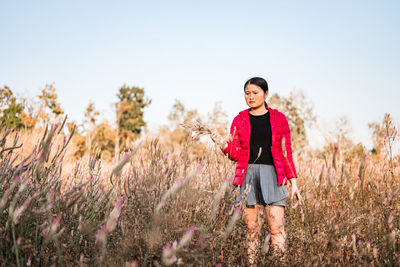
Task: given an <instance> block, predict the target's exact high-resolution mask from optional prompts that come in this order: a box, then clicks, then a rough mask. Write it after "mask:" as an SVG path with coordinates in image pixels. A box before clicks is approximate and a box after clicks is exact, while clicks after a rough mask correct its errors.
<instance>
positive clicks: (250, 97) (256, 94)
mask: <svg viewBox="0 0 400 267" xmlns="http://www.w3.org/2000/svg"><path fill="white" fill-rule="evenodd" d="M267 97H268V91H267V92H265V93H264V91H263V89H261V87H259V86H258V85H255V84H248V85H247V86H246V89H245V90H244V98H245V99H246V103H247V105H248V106H249V107H250V108H252V109H257V108H259V107H261V106H264V101H265V99H267Z"/></svg>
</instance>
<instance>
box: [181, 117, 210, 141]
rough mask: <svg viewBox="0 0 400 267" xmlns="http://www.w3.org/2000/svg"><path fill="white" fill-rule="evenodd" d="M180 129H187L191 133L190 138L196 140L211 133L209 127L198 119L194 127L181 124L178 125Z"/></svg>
mask: <svg viewBox="0 0 400 267" xmlns="http://www.w3.org/2000/svg"><path fill="white" fill-rule="evenodd" d="M179 125H180V126H181V127H183V128H185V129H188V130H189V131H191V133H192V138H193V139H197V138H199V137H201V136H203V135H207V134H211V133H212V131H211V129H210V127H208V126H207V125H206V124H205V123H204V122H202V121H201V120H200V119H197V120H196V122H195V124H194V125H192V126H191V125H188V124H184V123H181V124H179Z"/></svg>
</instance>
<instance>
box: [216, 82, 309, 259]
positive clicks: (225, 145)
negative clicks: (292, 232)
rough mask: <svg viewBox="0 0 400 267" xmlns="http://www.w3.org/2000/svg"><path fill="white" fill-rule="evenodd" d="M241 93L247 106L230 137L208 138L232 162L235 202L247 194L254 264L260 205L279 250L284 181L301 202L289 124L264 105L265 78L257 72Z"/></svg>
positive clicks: (246, 217)
mask: <svg viewBox="0 0 400 267" xmlns="http://www.w3.org/2000/svg"><path fill="white" fill-rule="evenodd" d="M244 93H245V100H246V103H247V105H248V106H249V107H250V108H249V109H246V110H243V111H241V112H240V113H239V115H237V116H236V117H235V118H234V120H233V122H232V126H231V130H230V133H231V139H230V141H224V140H223V139H222V137H221V136H219V135H218V134H216V133H213V134H211V138H212V140H213V141H214V142H215V143H216V144H218V145H219V146H220V148H221V149H222V151H223V152H224V153H225V154H226V155H228V157H229V158H230V159H231V160H234V161H237V164H236V170H235V178H234V180H233V185H235V186H237V187H238V191H239V192H238V196H237V197H236V203H237V204H241V203H243V201H244V200H246V197H247V203H246V206H245V207H244V220H245V223H246V225H247V227H248V229H249V232H248V234H247V248H248V256H249V261H250V263H253V262H254V259H255V255H256V249H257V247H258V243H257V240H258V233H259V230H260V227H261V225H260V223H259V217H258V214H259V208H263V209H264V214H265V216H266V221H267V223H268V226H269V229H270V232H271V245H272V247H273V248H274V250H275V251H277V252H281V253H283V252H284V251H285V240H286V232H285V228H284V211H285V209H284V208H285V206H286V197H287V190H286V187H285V185H286V184H287V180H289V181H290V182H291V194H290V195H291V198H293V197H294V196H296V197H297V201H298V204H302V197H301V195H300V192H299V189H298V187H297V183H296V177H297V175H296V169H295V167H294V164H293V159H292V149H291V137H290V129H289V124H288V122H287V119H286V117H285V115H284V114H282V113H281V112H279V111H278V110H275V109H271V108H269V107H268V105H267V103H266V102H265V100H266V99H267V97H268V84H267V82H266V81H265V80H264V79H263V78H260V77H254V78H251V79H250V80H248V81H247V82H246V83H245V85H244ZM246 188H247V189H246ZM282 255H283V254H282Z"/></svg>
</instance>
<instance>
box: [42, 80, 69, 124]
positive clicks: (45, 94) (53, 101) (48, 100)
mask: <svg viewBox="0 0 400 267" xmlns="http://www.w3.org/2000/svg"><path fill="white" fill-rule="evenodd" d="M41 92H42V94H41V95H39V99H40V100H42V101H43V103H44V105H45V106H46V107H47V108H49V109H50V110H51V112H52V113H53V114H54V115H55V116H56V117H57V116H58V115H61V114H64V111H63V110H62V108H61V104H60V103H58V102H57V100H58V95H57V93H56V88H55V87H54V85H53V84H46V86H45V87H44V88H43V89H42V91H41Z"/></svg>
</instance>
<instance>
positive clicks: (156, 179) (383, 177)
mask: <svg viewBox="0 0 400 267" xmlns="http://www.w3.org/2000/svg"><path fill="white" fill-rule="evenodd" d="M61 128H62V125H59V126H58V127H56V126H53V127H49V128H48V129H47V130H46V131H43V132H42V136H41V138H36V137H38V135H36V136H35V138H33V137H30V136H29V134H25V135H24V136H22V137H20V136H18V133H14V132H11V131H9V130H8V131H4V132H2V133H1V134H0V163H1V168H0V197H1V200H0V201H1V202H0V212H1V216H0V235H1V237H2V238H1V239H0V248H1V249H0V264H1V265H2V266H8V265H11V266H12V265H14V266H25V265H31V266H48V265H57V266H59V265H80V266H86V265H89V266H98V265H103V266H124V265H125V266H137V265H139V266H173V265H189V266H199V265H200V266H216V265H219V264H220V265H221V266H232V265H233V266H245V265H247V255H246V251H247V249H246V248H245V247H244V246H245V242H244V240H245V235H246V227H245V225H244V223H243V220H241V219H240V217H241V216H242V213H241V211H240V208H239V209H236V208H235V207H234V192H233V188H232V186H231V181H232V178H233V175H234V163H232V162H231V161H229V160H228V159H227V158H225V157H224V156H223V154H222V153H221V151H220V150H219V149H214V148H213V147H209V149H208V151H209V153H207V154H204V155H200V156H199V154H198V153H195V151H193V150H194V149H195V146H191V145H190V144H188V145H187V146H185V147H184V148H182V149H181V150H173V151H172V150H168V149H167V148H166V147H164V146H163V144H161V143H160V142H159V141H158V140H157V139H151V140H144V141H143V143H142V144H140V146H139V144H137V146H135V147H133V150H132V152H129V153H127V154H126V155H121V157H120V158H118V159H116V160H115V161H114V162H112V163H111V164H109V163H106V162H102V161H101V159H100V157H99V156H98V155H92V156H90V157H85V158H83V159H82V160H81V161H79V162H74V161H73V160H72V158H69V156H68V155H70V154H66V153H69V152H68V147H67V145H68V140H69V137H68V136H64V134H63V132H62V131H61V130H60V129H61ZM21 140H23V141H21ZM29 140H37V143H36V144H34V145H32V144H27V143H26V142H29ZM30 142H32V141H30ZM63 147H66V149H63ZM336 153H337V152H335V154H333V155H327V157H329V158H331V159H332V160H331V162H332V163H330V164H328V166H326V163H323V162H322V161H321V160H319V159H317V158H314V159H312V160H311V161H307V162H306V161H301V159H299V160H297V162H296V166H299V169H298V176H299V180H298V184H299V188H300V190H301V193H302V195H303V198H304V201H305V204H304V205H303V206H297V207H296V208H292V206H293V204H294V203H291V200H290V199H288V205H287V208H286V211H285V218H286V220H285V224H286V228H287V232H288V240H287V244H288V246H287V256H286V259H285V262H284V263H283V265H285V264H286V265H288V266H291V265H306V266H314V265H315V266H320V265H346V266H347V265H353V266H356V265H357V266H358V265H361V264H374V265H388V266H398V265H400V253H399V245H400V243H399V234H400V233H399V212H400V211H399V209H400V205H399V192H400V183H399V170H398V166H397V167H396V166H393V165H388V164H387V163H386V162H384V161H383V160H380V161H374V160H373V159H372V158H370V157H368V156H364V157H361V158H354V159H353V160H352V161H350V162H348V163H345V162H341V161H340V158H339V157H338V155H336ZM393 177H394V179H393ZM261 232H262V234H261V235H260V236H259V238H260V242H259V243H260V244H263V247H262V248H260V250H259V255H258V258H257V263H258V264H259V265H265V266H268V265H270V266H274V265H279V264H282V263H280V262H279V261H278V260H277V259H275V258H273V256H271V255H272V254H271V253H270V250H269V245H268V244H269V239H270V235H269V230H268V228H267V225H266V224H265V223H264V224H263V226H262V231H261Z"/></svg>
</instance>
